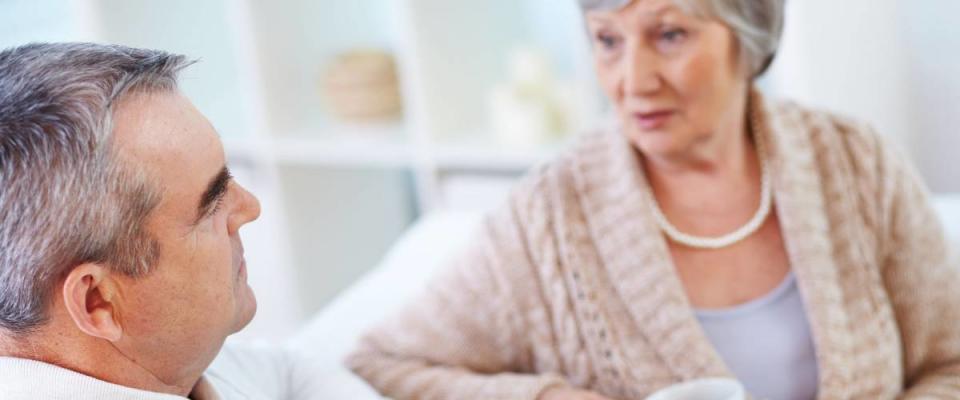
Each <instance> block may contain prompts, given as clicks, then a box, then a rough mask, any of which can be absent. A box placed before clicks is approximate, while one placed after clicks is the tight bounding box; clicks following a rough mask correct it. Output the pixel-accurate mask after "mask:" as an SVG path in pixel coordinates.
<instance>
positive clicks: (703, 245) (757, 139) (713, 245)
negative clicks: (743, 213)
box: [647, 118, 773, 249]
mask: <svg viewBox="0 0 960 400" xmlns="http://www.w3.org/2000/svg"><path fill="white" fill-rule="evenodd" d="M750 125H751V126H750V128H751V132H753V138H754V143H755V146H756V147H757V158H758V159H759V160H760V176H761V177H760V208H758V209H757V213H756V214H754V215H753V218H751V219H750V221H747V223H746V224H745V225H743V226H741V227H740V228H738V229H737V230H735V231H733V232H730V233H728V234H725V235H722V236H715V237H706V236H695V235H690V234H687V233H683V232H680V230H679V229H677V227H675V226H673V224H671V223H670V221H668V220H667V217H666V216H665V215H663V211H661V210H660V205H659V204H657V199H656V197H654V196H653V192H652V190H651V189H650V188H649V186H648V188H647V195H648V196H649V197H650V204H651V208H652V209H653V217H654V219H655V220H656V221H657V225H659V226H660V230H662V231H663V232H664V233H665V234H666V235H667V236H668V237H669V238H670V240H673V241H674V242H676V243H679V244H682V245H686V246H689V247H693V248H698V249H720V248H724V247H727V246H730V245H732V244H734V243H737V242H739V241H741V240H743V239H746V238H747V237H749V236H750V235H752V234H754V233H755V232H756V231H757V229H760V226H762V225H763V223H764V221H766V220H767V217H768V216H769V215H770V209H771V203H773V189H772V188H771V185H770V166H769V165H768V164H767V159H766V158H765V157H764V156H765V155H766V149H765V147H764V142H763V135H760V134H759V133H757V132H756V131H755V129H756V126H757V124H756V122H755V118H751V121H750Z"/></svg>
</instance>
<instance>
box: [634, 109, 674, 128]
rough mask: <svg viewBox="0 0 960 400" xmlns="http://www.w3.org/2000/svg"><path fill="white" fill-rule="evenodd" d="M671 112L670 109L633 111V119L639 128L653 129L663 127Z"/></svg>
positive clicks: (672, 112) (671, 114)
mask: <svg viewBox="0 0 960 400" xmlns="http://www.w3.org/2000/svg"><path fill="white" fill-rule="evenodd" d="M673 114H674V111H672V110H661V111H652V112H637V113H633V119H634V121H636V122H637V125H638V126H639V127H640V129H643V130H654V129H659V128H661V127H663V125H665V124H666V123H667V122H668V121H669V120H670V117H672V116H673Z"/></svg>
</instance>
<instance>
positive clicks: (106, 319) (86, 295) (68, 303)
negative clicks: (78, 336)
mask: <svg viewBox="0 0 960 400" xmlns="http://www.w3.org/2000/svg"><path fill="white" fill-rule="evenodd" d="M117 289H118V288H117V282H116V281H115V280H113V279H112V276H111V273H110V270H109V269H107V268H106V267H104V266H102V265H99V264H94V263H85V264H81V265H78V266H77V267H75V268H74V269H73V270H71V271H70V273H69V274H67V277H66V279H64V282H63V305H64V308H65V309H66V310H67V313H68V314H69V315H70V318H71V319H72V320H73V323H74V324H75V325H76V326H77V329H79V330H80V331H82V332H83V333H85V334H87V335H90V336H93V337H98V338H101V339H104V340H108V341H111V342H115V341H118V340H120V338H121V337H122V336H123V327H122V326H121V324H120V318H119V314H118V312H119V307H118V304H117V300H119V297H118V296H117V294H118V290H117Z"/></svg>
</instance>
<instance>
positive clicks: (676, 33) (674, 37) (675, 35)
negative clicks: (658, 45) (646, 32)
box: [660, 29, 687, 43]
mask: <svg viewBox="0 0 960 400" xmlns="http://www.w3.org/2000/svg"><path fill="white" fill-rule="evenodd" d="M686 37H687V31H685V30H683V29H669V30H664V31H662V32H660V40H663V41H666V42H668V43H676V42H679V41H681V40H683V39H684V38H686Z"/></svg>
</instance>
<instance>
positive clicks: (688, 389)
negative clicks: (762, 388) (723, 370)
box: [646, 378, 746, 400]
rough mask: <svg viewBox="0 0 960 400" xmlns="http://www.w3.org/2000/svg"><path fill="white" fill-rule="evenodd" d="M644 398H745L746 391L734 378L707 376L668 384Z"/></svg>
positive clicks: (671, 399)
mask: <svg viewBox="0 0 960 400" xmlns="http://www.w3.org/2000/svg"><path fill="white" fill-rule="evenodd" d="M646 400H746V392H745V391H744V389H743V385H741V384H740V382H737V381H736V380H733V379H728V378H707V379H697V380H692V381H687V382H683V383H678V384H676V385H673V386H668V387H666V388H664V389H661V390H658V391H657V392H656V393H654V394H652V395H650V397H647V399H646Z"/></svg>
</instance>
